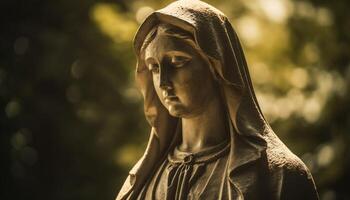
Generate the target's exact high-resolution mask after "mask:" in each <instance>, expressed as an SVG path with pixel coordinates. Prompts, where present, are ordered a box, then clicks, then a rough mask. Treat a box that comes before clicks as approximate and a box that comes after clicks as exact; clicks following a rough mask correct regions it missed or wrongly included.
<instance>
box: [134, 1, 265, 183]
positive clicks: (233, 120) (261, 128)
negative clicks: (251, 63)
mask: <svg viewBox="0 0 350 200" xmlns="http://www.w3.org/2000/svg"><path fill="white" fill-rule="evenodd" d="M159 23H168V24H171V25H174V26H176V27H179V28H181V29H184V30H186V31H188V32H190V33H192V34H193V36H194V38H195V42H196V44H197V45H198V46H199V48H200V49H201V50H202V51H203V52H204V53H205V54H206V55H207V56H208V58H209V60H210V63H211V64H212V67H213V68H214V70H215V73H216V75H217V79H218V80H219V83H220V84H219V85H220V87H221V90H222V95H223V99H224V101H225V104H226V110H227V116H228V119H229V120H228V123H229V124H230V126H231V130H230V139H231V142H232V144H233V145H231V151H230V157H229V167H228V175H229V177H230V178H232V176H234V172H235V169H237V168H239V167H240V166H243V165H245V164H247V163H249V162H251V161H254V160H257V159H258V158H260V157H261V154H262V152H263V151H265V150H266V147H267V143H266V141H265V139H264V137H263V136H264V134H267V133H268V130H269V124H268V123H267V122H266V120H265V118H264V116H263V114H262V112H261V110H260V107H259V105H258V102H257V100H256V97H255V93H254V89H253V86H252V82H251V79H250V75H249V72H248V67H247V63H246V60H245V56H244V53H243V50H242V46H241V44H240V42H239V39H238V37H237V34H236V32H235V31H234V29H233V27H232V25H231V24H230V22H229V20H228V19H227V17H226V16H225V15H224V14H223V13H222V12H221V11H219V10H217V9H216V8H214V7H212V6H210V5H208V4H206V3H204V2H201V1H198V0H179V1H175V2H173V3H171V4H169V5H168V6H167V7H165V8H163V9H161V10H157V11H155V12H153V13H152V14H151V15H149V16H148V17H147V18H146V20H145V21H144V22H143V24H142V25H141V26H140V28H139V30H138V32H137V34H136V36H135V39H134V48H135V51H136V54H137V56H138V61H137V66H136V81H137V84H138V86H139V87H140V90H141V92H142V95H143V97H144V111H145V115H146V118H147V120H148V122H149V124H150V125H151V126H152V130H151V134H150V139H149V142H148V146H147V149H146V151H145V154H144V155H143V157H142V158H141V159H140V160H139V162H138V163H137V164H136V165H135V166H134V168H133V169H132V170H131V171H130V177H129V178H130V184H131V185H132V186H133V185H135V184H136V185H138V184H142V183H143V182H144V181H145V179H146V178H145V176H149V173H152V170H154V168H155V167H156V166H157V163H158V164H159V162H160V161H161V160H162V158H164V156H165V154H167V153H168V150H169V148H171V147H172V145H173V144H174V141H177V140H178V139H179V137H181V136H179V135H181V120H179V119H178V118H174V117H172V116H170V115H169V113H168V111H167V110H166V108H165V107H164V106H163V105H162V104H161V103H160V100H159V98H158V96H157V94H156V92H155V89H154V86H153V83H152V75H151V72H149V70H148V69H147V67H146V66H145V64H144V61H143V60H142V59H141V56H140V49H141V46H142V44H143V42H144V39H145V37H146V36H147V34H148V33H149V32H150V30H151V29H152V28H153V27H154V26H156V25H157V24H159ZM233 181H234V180H233Z"/></svg>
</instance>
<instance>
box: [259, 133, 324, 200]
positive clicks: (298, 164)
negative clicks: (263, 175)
mask: <svg viewBox="0 0 350 200" xmlns="http://www.w3.org/2000/svg"><path fill="white" fill-rule="evenodd" d="M270 137H275V138H269V140H268V147H267V149H266V158H267V163H268V169H269V172H270V174H271V178H272V180H271V181H272V182H273V183H274V187H276V188H279V193H280V196H281V199H310V200H314V199H318V195H317V192H316V187H315V183H314V180H313V178H312V175H311V173H310V171H309V169H308V168H307V166H306V165H305V164H304V163H303V161H302V160H301V159H300V158H299V157H297V156H296V155H295V154H293V153H292V152H291V151H290V150H289V149H288V148H287V147H286V146H285V145H284V144H283V143H282V142H281V141H280V140H279V139H278V138H277V136H270Z"/></svg>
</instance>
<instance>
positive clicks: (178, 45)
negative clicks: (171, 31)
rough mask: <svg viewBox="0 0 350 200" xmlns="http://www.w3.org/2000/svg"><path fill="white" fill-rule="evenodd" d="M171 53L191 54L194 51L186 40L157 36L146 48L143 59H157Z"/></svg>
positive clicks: (162, 35)
mask: <svg viewBox="0 0 350 200" xmlns="http://www.w3.org/2000/svg"><path fill="white" fill-rule="evenodd" d="M172 51H181V52H185V53H188V54H193V53H194V51H195V49H194V47H193V45H191V42H189V41H188V39H182V38H178V37H175V36H172V35H168V34H157V35H156V36H155V38H154V39H153V40H152V41H151V42H150V43H149V44H148V46H147V47H146V49H145V58H148V57H158V56H161V55H163V54H165V53H167V52H172Z"/></svg>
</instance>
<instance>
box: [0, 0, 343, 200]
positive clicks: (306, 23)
mask: <svg viewBox="0 0 350 200" xmlns="http://www.w3.org/2000/svg"><path fill="white" fill-rule="evenodd" d="M169 2H170V1H155V0H144V1H136V0H124V1H123V0H115V1H110V0H106V1H97V0H84V1H71V0H55V1H53V0H45V1H44V0H2V1H1V3H0V8H1V14H0V22H1V25H0V26H1V31H0V108H1V110H0V134H1V135H0V148H1V164H0V166H1V167H0V170H1V171H0V172H1V176H0V180H1V182H0V183H1V189H0V199H1V200H21V199H26V200H43V199H50V200H71V199H72V200H73V199H74V200H77V199H82V200H97V199H114V198H115V196H116V194H117V192H118V191H119V189H120V187H121V184H122V182H123V181H124V179H125V178H126V176H127V174H128V170H129V169H130V168H131V166H132V165H133V164H134V163H135V161H136V160H137V159H138V158H139V157H140V156H141V154H142V152H143V150H144V148H145V145H146V141H147V138H148V132H149V129H150V128H149V126H148V125H147V123H146V121H145V118H144V115H143V108H142V98H141V96H140V93H139V92H138V90H137V89H136V88H135V85H134V66H135V56H134V54H133V49H132V38H133V36H134V33H135V31H136V29H137V27H138V26H139V24H140V23H141V22H142V20H143V19H144V18H145V17H146V16H147V14H149V13H150V12H152V10H154V9H158V8H160V7H163V6H165V5H166V4H167V3H169ZM207 2H209V3H211V4H212V5H214V6H215V7H217V8H219V9H221V10H222V11H223V12H224V13H226V14H227V16H228V17H229V18H230V20H231V22H232V24H233V26H234V27H235V28H236V30H237V32H238V34H239V36H240V38H241V40H242V43H243V46H244V49H245V53H246V56H247V59H248V63H249V67H250V70H251V74H252V78H253V82H254V86H255V89H256V93H257V96H258V99H259V102H260V104H261V107H262V109H263V111H264V113H265V115H266V117H267V118H268V120H269V121H270V122H271V125H272V127H273V128H274V130H275V132H276V133H277V134H278V135H279V137H280V138H281V139H282V140H283V141H284V142H285V143H286V144H287V146H289V148H290V149H291V150H292V151H293V152H295V154H297V155H298V156H299V157H301V158H302V160H303V161H304V162H305V163H306V164H307V165H308V167H309V168H310V170H311V171H312V173H313V176H314V179H315V181H316V184H317V187H318V190H319V193H320V197H321V199H322V200H336V199H337V200H338V199H339V200H341V199H344V200H345V199H350V192H349V189H348V188H349V186H347V185H349V184H350V172H349V169H350V156H349V153H350V151H349V144H350V20H349V19H350V12H349V7H350V2H349V1H347V0H337V1H329V0H230V1H223V0H211V1H209V0H208V1H207Z"/></svg>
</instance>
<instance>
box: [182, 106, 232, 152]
mask: <svg viewBox="0 0 350 200" xmlns="http://www.w3.org/2000/svg"><path fill="white" fill-rule="evenodd" d="M228 137H229V130H228V128H227V119H226V113H225V109H224V108H223V105H222V103H221V102H220V100H219V99H216V100H214V101H212V102H211V103H210V104H209V105H208V106H207V107H206V109H205V110H204V111H203V112H202V113H200V114H199V115H196V116H195V117H191V118H182V144H181V145H180V149H181V150H183V151H189V152H198V151H201V150H203V149H206V148H208V147H211V146H215V145H217V144H220V143H222V142H223V141H225V140H227V138H228Z"/></svg>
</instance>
